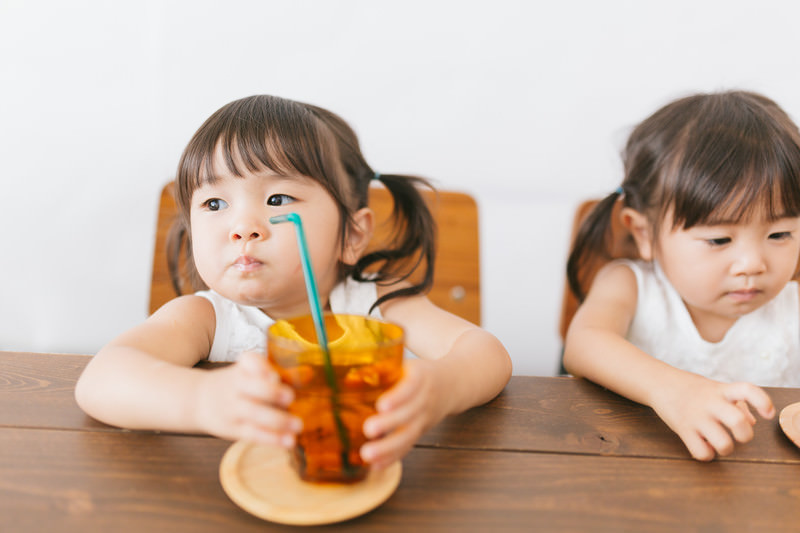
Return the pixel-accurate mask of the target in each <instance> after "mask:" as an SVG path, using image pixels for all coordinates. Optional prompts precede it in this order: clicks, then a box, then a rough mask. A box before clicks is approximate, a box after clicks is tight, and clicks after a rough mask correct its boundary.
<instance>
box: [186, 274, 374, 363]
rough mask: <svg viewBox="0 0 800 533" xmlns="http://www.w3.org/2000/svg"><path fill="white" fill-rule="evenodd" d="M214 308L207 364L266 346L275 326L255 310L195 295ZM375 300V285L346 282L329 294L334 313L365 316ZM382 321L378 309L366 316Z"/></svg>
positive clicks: (207, 293)
mask: <svg viewBox="0 0 800 533" xmlns="http://www.w3.org/2000/svg"><path fill="white" fill-rule="evenodd" d="M195 294H197V295H198V296H202V297H203V298H206V299H207V300H208V301H210V302H211V304H212V305H213V306H214V313H215V314H216V317H217V326H216V329H215V331H214V342H213V344H212V346H211V353H209V354H208V360H209V361H212V362H222V361H235V360H236V359H237V358H238V357H239V354H240V353H242V352H243V351H246V350H254V351H258V352H263V351H265V350H266V345H267V339H266V334H267V327H268V326H269V325H270V324H272V323H273V322H275V321H274V320H273V319H272V318H270V317H269V316H267V315H266V313H264V312H263V311H261V310H260V309H259V308H257V307H252V306H249V305H239V304H237V303H235V302H232V301H231V300H228V299H227V298H224V297H223V296H220V295H219V294H217V293H216V292H214V291H200V292H197V293H195ZM377 299H378V295H377V289H376V287H375V283H372V282H358V281H354V280H352V279H347V280H345V281H343V282H342V283H340V284H338V285H337V286H336V287H334V289H333V291H331V296H330V304H331V310H332V311H333V312H334V313H352V314H357V315H366V314H367V311H369V308H370V306H371V305H372V304H373V303H374V302H375V300H377ZM370 316H372V317H375V318H383V317H382V316H381V312H380V310H379V309H378V308H375V310H374V311H373V312H372V313H370Z"/></svg>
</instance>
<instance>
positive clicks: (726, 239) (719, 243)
mask: <svg viewBox="0 0 800 533" xmlns="http://www.w3.org/2000/svg"><path fill="white" fill-rule="evenodd" d="M706 242H707V243H708V244H710V245H711V246H723V245H725V244H728V243H729V242H731V238H730V237H719V238H717V239H706Z"/></svg>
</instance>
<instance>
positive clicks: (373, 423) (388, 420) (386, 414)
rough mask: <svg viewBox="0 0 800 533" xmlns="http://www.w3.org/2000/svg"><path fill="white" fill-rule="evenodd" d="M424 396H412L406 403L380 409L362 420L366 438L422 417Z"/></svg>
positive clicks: (376, 436)
mask: <svg viewBox="0 0 800 533" xmlns="http://www.w3.org/2000/svg"><path fill="white" fill-rule="evenodd" d="M425 398H426V396H425V395H423V394H417V395H416V396H412V397H411V398H410V399H409V401H407V402H406V403H402V404H398V405H397V406H396V407H395V408H394V409H391V410H385V411H380V412H378V413H377V414H374V415H372V416H370V417H369V418H367V419H366V420H365V421H364V426H363V428H362V430H363V431H364V436H366V437H367V438H368V439H376V438H378V437H380V436H381V435H385V434H387V433H390V432H392V431H394V430H395V428H399V427H401V426H405V425H407V424H410V423H411V422H413V421H419V420H422V419H423V418H424V416H423V413H424V409H425V405H424V403H425Z"/></svg>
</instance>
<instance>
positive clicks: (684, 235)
mask: <svg viewBox="0 0 800 533" xmlns="http://www.w3.org/2000/svg"><path fill="white" fill-rule="evenodd" d="M656 243H657V244H656V246H655V247H654V248H653V258H654V259H656V260H657V261H658V262H659V264H660V265H661V268H662V269H663V271H664V274H665V275H666V276H667V278H668V279H669V280H670V282H671V283H672V285H673V286H674V287H675V289H676V290H677V291H678V293H679V294H680V295H681V297H682V298H683V301H684V303H685V304H686V307H687V309H688V310H689V314H690V315H691V316H692V319H693V321H694V323H695V326H696V327H697V329H698V331H699V332H700V334H701V335H702V336H703V338H705V339H706V340H710V341H718V340H721V338H722V337H723V336H724V335H725V332H727V330H728V329H729V328H730V326H731V325H733V323H734V322H735V321H736V319H738V318H739V317H741V316H742V315H745V314H747V313H749V312H751V311H753V310H755V309H757V308H759V307H760V306H762V305H764V304H765V303H767V302H768V301H770V300H771V299H772V298H773V297H775V296H776V295H777V294H778V293H779V292H780V291H781V289H783V287H784V286H785V285H786V283H787V282H789V281H790V280H791V279H792V276H793V275H794V273H795V270H796V268H797V263H798V255H800V217H798V218H794V217H792V218H782V219H779V220H777V221H773V222H770V221H769V220H767V219H766V217H765V216H764V213H763V212H759V211H756V212H755V213H754V214H753V216H752V217H751V220H749V221H747V222H730V223H721V224H714V225H705V226H693V227H691V228H689V229H683V228H675V229H673V227H672V215H671V214H668V215H667V220H665V221H664V223H663V224H662V226H661V229H660V231H659V235H658V236H657V239H656Z"/></svg>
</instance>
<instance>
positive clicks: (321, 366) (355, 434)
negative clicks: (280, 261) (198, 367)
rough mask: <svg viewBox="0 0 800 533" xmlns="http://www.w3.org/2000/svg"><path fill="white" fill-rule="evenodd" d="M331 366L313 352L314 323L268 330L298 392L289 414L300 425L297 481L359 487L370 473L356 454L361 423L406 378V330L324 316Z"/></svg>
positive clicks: (276, 363) (276, 362)
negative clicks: (404, 372) (383, 395)
mask: <svg viewBox="0 0 800 533" xmlns="http://www.w3.org/2000/svg"><path fill="white" fill-rule="evenodd" d="M325 327H326V330H327V332H328V339H329V342H328V346H329V350H330V365H327V364H326V361H325V354H324V352H323V350H322V349H321V348H320V347H319V345H317V344H316V338H317V337H316V333H315V331H314V322H313V320H312V318H311V316H304V317H299V318H294V319H289V320H279V321H278V322H276V323H275V324H273V325H272V326H270V327H269V329H268V330H267V354H268V357H269V361H270V363H271V364H272V366H273V367H274V368H275V369H276V370H277V372H278V373H279V374H280V376H281V380H282V381H283V382H284V383H286V384H288V385H289V386H291V387H292V388H293V389H294V391H295V399H294V402H292V404H291V405H290V406H289V412H290V413H292V414H294V415H296V416H298V417H299V418H300V419H302V420H303V431H302V432H301V433H300V434H299V435H298V438H297V445H296V446H295V449H294V451H293V452H292V463H293V465H294V467H295V469H296V470H297V473H298V474H299V475H300V477H301V478H302V479H304V480H306V481H313V482H336V483H354V482H356V481H360V480H362V479H364V477H366V475H367V473H368V471H369V465H367V464H366V463H364V461H363V460H362V459H361V455H360V454H359V450H360V449H361V445H362V444H364V443H365V442H366V438H365V437H364V433H363V431H362V427H363V425H364V420H366V419H367V418H368V417H369V416H370V415H372V414H374V413H375V401H376V400H377V399H378V396H380V395H381V394H382V393H383V392H384V391H385V390H387V389H388V388H389V387H391V386H392V385H394V383H396V382H397V380H398V379H400V376H401V375H402V364H403V330H402V329H401V328H400V327H399V326H397V325H395V324H390V323H388V322H382V321H380V320H377V319H373V318H368V317H364V316H357V315H334V314H326V315H325Z"/></svg>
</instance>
